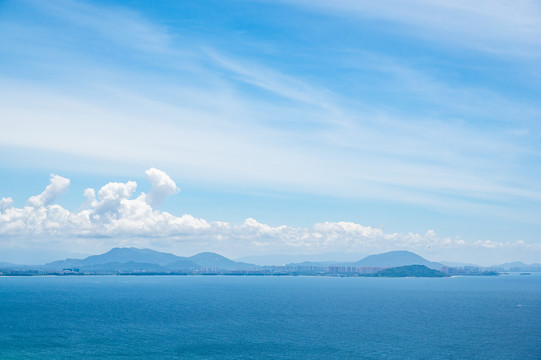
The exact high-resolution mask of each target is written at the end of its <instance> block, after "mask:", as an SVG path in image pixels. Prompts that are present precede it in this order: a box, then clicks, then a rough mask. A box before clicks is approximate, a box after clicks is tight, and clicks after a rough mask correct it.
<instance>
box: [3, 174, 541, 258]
mask: <svg viewBox="0 0 541 360" xmlns="http://www.w3.org/2000/svg"><path fill="white" fill-rule="evenodd" d="M146 174H147V177H148V179H149V181H150V183H151V184H152V190H151V191H150V192H149V194H148V195H147V194H144V193H141V194H139V195H138V196H137V197H133V195H134V193H135V190H136V188H137V184H136V183H135V182H134V181H128V182H126V183H116V182H112V183H108V184H106V185H104V186H103V187H102V188H101V189H100V190H99V191H98V192H97V196H96V192H95V190H94V189H86V190H85V191H84V196H85V197H86V202H85V208H84V209H83V210H81V211H79V212H71V211H69V210H67V209H65V208H63V207H62V206H60V205H57V204H52V202H53V201H54V199H55V198H56V195H58V194H60V193H62V192H64V191H65V190H67V186H68V185H69V180H68V179H65V178H62V177H60V176H57V175H53V176H51V184H50V185H49V186H47V188H46V190H45V191H44V192H43V193H42V194H41V195H38V196H37V197H34V198H36V199H35V200H33V201H32V206H25V207H23V208H16V207H14V206H13V205H12V203H13V200H12V199H11V198H2V199H1V200H0V247H2V246H4V247H5V246H7V245H8V243H9V242H10V241H11V240H13V238H17V239H19V241H20V242H28V243H29V244H31V243H32V242H33V241H44V242H47V241H52V240H51V239H54V241H57V242H58V241H60V242H62V243H63V244H64V247H67V248H70V249H72V250H82V249H80V248H78V246H86V248H87V251H88V248H93V247H94V246H95V245H97V244H100V246H102V247H104V248H109V247H112V246H118V245H135V246H150V247H158V248H162V249H169V250H176V251H179V250H180V251H204V250H211V251H219V252H226V253H228V254H237V255H247V254H254V253H284V254H287V253H325V252H337V251H341V252H357V253H359V252H363V253H373V252H382V251H389V250H396V249H409V250H413V251H421V252H422V251H426V249H427V248H431V249H439V250H442V249H460V248H462V249H464V248H469V249H474V248H477V249H479V248H485V249H517V248H523V249H534V250H541V249H540V248H539V247H537V248H536V245H535V244H526V243H524V242H508V243H500V242H494V241H489V240H487V241H476V242H467V241H465V240H463V239H460V238H455V239H451V238H444V237H440V236H438V235H437V234H436V232H435V231H434V230H428V231H427V232H426V233H425V234H417V233H407V234H404V233H387V232H385V231H383V230H382V229H380V228H374V227H371V226H364V225H361V224H357V223H354V222H346V221H339V222H321V223H316V224H315V225H313V226H312V227H294V226H288V225H279V226H271V225H267V224H264V223H260V222H258V221H257V220H255V219H253V218H248V219H246V220H245V221H244V222H243V223H241V224H231V223H228V222H220V221H207V220H205V219H200V218H195V217H193V216H192V215H188V214H184V215H182V216H175V215H172V214H170V213H168V212H165V211H159V210H157V209H154V208H153V207H152V206H151V204H156V203H159V202H161V201H163V200H164V199H165V198H166V197H167V196H169V195H172V194H173V193H175V192H177V191H178V188H177V186H176V184H175V183H174V181H173V180H172V179H171V178H170V177H169V176H168V175H167V174H166V173H165V172H163V171H160V170H157V169H154V168H152V169H149V170H148V171H147V172H146ZM152 191H154V193H152ZM44 194H45V195H44ZM150 194H155V195H153V196H154V198H153V200H151V201H148V197H149V195H150ZM40 196H41V197H40ZM38 197H39V199H38ZM39 204H41V205H39ZM104 239H106V240H104ZM74 247H75V248H74Z"/></svg>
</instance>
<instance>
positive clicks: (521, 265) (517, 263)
mask: <svg viewBox="0 0 541 360" xmlns="http://www.w3.org/2000/svg"><path fill="white" fill-rule="evenodd" d="M494 267H495V268H500V269H511V268H524V267H528V264H525V263H523V262H521V261H514V262H509V263H505V264H500V265H496V266H494Z"/></svg>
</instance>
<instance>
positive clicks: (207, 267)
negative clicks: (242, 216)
mask: <svg viewBox="0 0 541 360" xmlns="http://www.w3.org/2000/svg"><path fill="white" fill-rule="evenodd" d="M413 265H415V266H417V265H419V266H424V267H427V268H429V269H433V270H439V269H446V268H445V267H446V266H447V267H448V268H454V271H449V270H445V271H447V272H448V273H453V274H462V273H464V272H466V273H470V274H471V273H475V272H479V270H478V269H477V270H476V269H475V268H476V266H475V265H471V264H457V265H455V266H449V265H450V263H438V262H432V261H429V260H427V259H425V258H423V257H421V256H419V255H417V254H415V253H412V252H410V251H390V252H386V253H382V254H375V255H369V256H366V257H364V258H363V259H361V260H357V261H353V262H337V261H319V262H314V261H312V262H308V261H306V262H301V263H290V264H287V265H285V266H284V267H283V268H285V270H284V269H282V270H280V269H278V270H277V269H275V268H280V266H259V265H254V264H249V263H245V262H239V261H233V260H230V259H228V258H226V257H224V256H222V255H219V254H216V253H212V252H203V253H199V254H197V255H193V256H189V257H183V256H177V255H173V254H170V253H164V252H159V251H155V250H151V249H138V248H134V247H130V248H114V249H111V250H110V251H108V252H106V253H104V254H101V255H92V256H88V257H86V258H84V259H65V260H58V261H53V262H50V263H47V264H45V265H36V266H31V265H14V264H10V263H2V262H0V269H2V271H4V272H5V270H6V269H7V270H14V271H19V270H20V271H26V272H30V271H38V272H39V273H43V272H45V273H55V272H66V271H68V272H70V271H73V272H76V273H186V274H187V273H189V274H195V273H226V272H252V273H254V272H260V273H261V272H263V273H264V272H270V273H274V271H282V272H283V271H285V272H293V273H299V272H303V273H305V272H310V273H324V272H328V273H337V272H338V273H342V272H359V273H366V271H365V270H360V269H363V268H372V269H373V268H380V269H389V268H396V267H404V266H413ZM466 267H471V268H472V269H467V270H464V269H465V268H466ZM347 268H350V269H349V270H348V269H347ZM460 268H462V270H460ZM351 269H354V270H351ZM355 269H357V270H355ZM485 269H486V268H485ZM490 269H496V270H498V271H501V270H503V271H508V270H510V271H541V265H540V264H531V265H527V264H524V263H522V262H512V263H506V264H501V265H497V266H493V267H490ZM374 271H378V270H377V269H373V270H372V271H368V272H369V273H370V272H374Z"/></svg>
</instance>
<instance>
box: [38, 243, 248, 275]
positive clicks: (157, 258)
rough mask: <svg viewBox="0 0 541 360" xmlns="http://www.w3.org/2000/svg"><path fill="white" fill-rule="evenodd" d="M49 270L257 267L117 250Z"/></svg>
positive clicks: (207, 256)
mask: <svg viewBox="0 0 541 360" xmlns="http://www.w3.org/2000/svg"><path fill="white" fill-rule="evenodd" d="M42 267H43V268H45V269H47V270H63V269H75V268H76V269H79V270H80V271H137V270H139V271H140V270H146V271H154V272H164V271H194V270H198V269H215V270H251V269H256V268H258V266H257V265H253V264H247V263H243V262H236V261H233V260H230V259H228V258H226V257H224V256H221V255H218V254H215V253H211V252H204V253H200V254H197V255H194V256H190V257H183V256H176V255H173V254H169V253H163V252H159V251H155V250H151V249H137V248H133V247H130V248H114V249H112V250H110V251H108V252H106V253H105V254H101V255H93V256H89V257H87V258H85V259H66V260H59V261H53V262H51V263H48V264H45V265H42Z"/></svg>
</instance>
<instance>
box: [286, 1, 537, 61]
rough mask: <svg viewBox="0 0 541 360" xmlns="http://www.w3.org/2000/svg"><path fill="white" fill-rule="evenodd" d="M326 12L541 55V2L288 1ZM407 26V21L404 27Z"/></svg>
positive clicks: (491, 49) (428, 36) (481, 46)
mask: <svg viewBox="0 0 541 360" xmlns="http://www.w3.org/2000/svg"><path fill="white" fill-rule="evenodd" d="M282 2H286V3H292V4H298V5H302V6H305V7H306V8H313V9H317V10H319V11H325V13H327V14H328V13H329V12H335V13H340V14H343V15H345V16H349V17H351V16H353V17H360V18H378V19H382V20H387V21H391V22H394V23H396V24H399V26H396V25H395V26H394V27H395V28H396V30H397V31H400V32H401V34H404V33H407V32H408V31H409V32H410V33H413V34H414V35H415V36H417V37H423V38H426V39H432V40H434V41H437V42H438V44H439V43H440V42H442V41H445V42H449V43H454V44H457V45H460V46H464V47H467V48H471V49H476V50H480V51H486V52H490V53H502V54H511V55H513V56H516V55H528V56H536V57H538V56H540V55H541V53H540V52H539V44H540V39H541V36H540V34H541V6H540V4H539V2H538V1H536V0H517V1H513V2H509V1H505V0H490V1H468V0H449V1H426V0H412V1H407V2H404V1H399V0H390V1H378V2H374V1H368V0H336V1H325V0H310V1H307V0H283V1H282ZM400 25H402V26H400Z"/></svg>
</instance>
